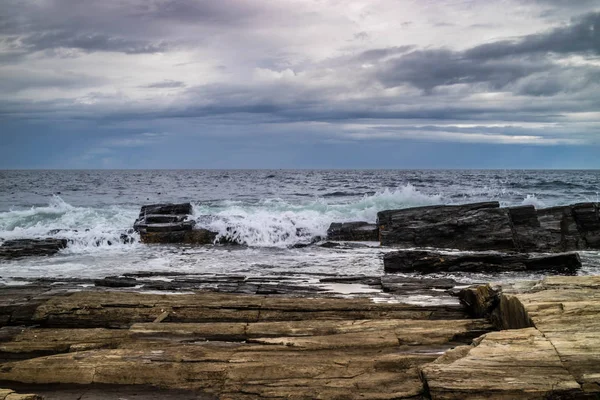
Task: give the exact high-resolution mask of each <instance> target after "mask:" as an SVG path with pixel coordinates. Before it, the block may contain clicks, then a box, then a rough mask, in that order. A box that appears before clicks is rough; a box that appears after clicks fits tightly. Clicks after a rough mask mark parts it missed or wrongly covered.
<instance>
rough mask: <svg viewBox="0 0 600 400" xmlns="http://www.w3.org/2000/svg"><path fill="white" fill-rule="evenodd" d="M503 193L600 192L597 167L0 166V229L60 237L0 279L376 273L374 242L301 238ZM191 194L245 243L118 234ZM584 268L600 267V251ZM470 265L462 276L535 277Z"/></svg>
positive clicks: (519, 199) (545, 203)
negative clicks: (348, 244) (181, 242)
mask: <svg viewBox="0 0 600 400" xmlns="http://www.w3.org/2000/svg"><path fill="white" fill-rule="evenodd" d="M490 200H496V201H499V202H500V203H501V205H503V206H510V205H523V204H532V205H534V206H536V207H537V208H543V207H550V206H555V205H565V204H570V203H576V202H585V201H600V171H595V170H594V171H587V170H586V171H575V170H568V171H548V170H544V171H527V170H481V171H478V170H143V171H134V170H126V171H110V170H82V171H73V170H68V171H62V170H47V171H45V170H36V171H29V170H28V171H16V170H10V171H0V240H7V239H13V238H37V237H48V236H54V237H64V238H67V239H69V240H70V241H71V244H70V245H69V247H68V248H67V249H65V250H63V251H61V253H60V254H59V255H57V256H53V257H46V258H31V259H22V260H17V261H2V262H0V276H1V277H2V281H0V283H2V282H4V283H14V282H17V281H19V282H20V281H22V280H24V279H31V278H36V277H53V278H56V277H59V278H60V277H65V278H66V277H103V276H107V275H119V274H123V273H127V272H140V271H161V272H173V271H177V272H189V273H199V274H244V275H246V276H253V275H256V276H273V277H274V278H276V277H277V276H283V275H286V276H298V277H299V278H302V279H312V278H311V277H318V276H323V275H330V274H331V275H333V274H340V275H356V274H363V275H381V274H382V273H383V264H382V260H381V258H382V255H383V253H384V252H385V251H389V250H387V249H384V248H379V247H377V246H371V247H362V248H357V249H325V248H321V247H318V246H309V247H306V248H294V247H293V246H294V245H295V244H298V243H308V242H310V241H311V240H313V239H314V238H316V237H319V236H321V237H324V236H325V234H326V231H327V228H328V226H329V224H331V223H332V222H344V221H357V220H359V221H360V220H362V221H369V222H375V220H376V216H377V212H378V211H382V210H387V209H398V208H406V207H415V206H423V205H432V204H461V203H469V202H477V201H490ZM164 202H191V203H192V204H193V210H194V215H193V218H194V219H196V221H197V225H198V226H202V227H205V228H208V229H211V230H214V231H217V232H219V233H220V234H222V235H226V234H231V233H228V231H227V228H228V227H231V228H233V229H232V230H230V231H229V232H232V231H235V235H236V239H238V240H240V241H242V242H244V243H246V246H242V247H239V248H235V247H219V246H215V247H211V246H202V247H185V246H147V245H143V244H141V243H139V241H138V240H137V239H138V238H137V237H135V235H134V238H135V239H136V240H134V242H133V243H121V242H120V240H119V237H120V235H121V234H122V233H124V232H127V230H128V229H130V228H131V227H132V224H133V222H134V220H135V219H136V217H137V215H138V213H139V210H140V206H142V205H144V204H152V203H164ZM582 257H583V260H584V268H583V270H582V272H581V273H582V274H600V257H599V254H598V253H597V252H585V253H582ZM537 277H538V276H535V275H530V276H529V275H528V276H525V275H519V274H512V275H507V276H494V275H475V276H474V275H470V276H466V277H465V276H462V277H460V278H461V279H462V280H465V279H466V280H467V281H481V280H511V279H526V278H537Z"/></svg>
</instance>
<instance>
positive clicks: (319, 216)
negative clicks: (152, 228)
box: [193, 184, 443, 247]
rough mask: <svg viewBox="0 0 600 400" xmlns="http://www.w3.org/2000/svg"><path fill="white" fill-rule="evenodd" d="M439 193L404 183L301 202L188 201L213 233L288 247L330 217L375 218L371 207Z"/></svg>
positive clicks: (426, 200)
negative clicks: (351, 196) (340, 199)
mask: <svg viewBox="0 0 600 400" xmlns="http://www.w3.org/2000/svg"><path fill="white" fill-rule="evenodd" d="M442 202H443V197H442V196H441V195H439V194H435V195H428V194H425V193H422V192H420V191H419V190H417V189H416V188H415V187H414V186H413V185H411V184H407V185H404V186H401V187H399V188H397V189H394V190H390V189H385V190H383V191H381V192H376V193H375V194H373V195H364V196H363V197H362V198H360V199H359V200H354V201H353V202H348V203H342V204H339V203H338V204H331V203H328V202H327V201H326V200H325V199H323V198H315V199H313V200H312V201H309V202H306V203H304V204H291V203H289V202H287V201H284V200H282V199H267V200H262V201H260V202H258V203H257V204H244V203H242V202H231V201H226V202H223V203H222V204H220V205H217V206H215V205H210V206H209V205H205V204H194V216H193V218H194V219H195V220H196V222H197V225H198V226H201V227H204V228H207V229H210V230H213V231H216V232H218V233H219V237H222V238H226V239H228V240H232V241H235V242H238V243H244V244H246V245H249V246H275V247H285V246H293V245H295V244H298V243H309V242H311V241H314V240H316V239H319V238H324V237H325V236H326V234H327V228H328V227H329V225H330V224H331V223H332V222H348V221H369V222H375V220H376V219H377V212H379V211H382V210H388V209H394V208H407V207H414V206H422V205H431V204H440V203H442Z"/></svg>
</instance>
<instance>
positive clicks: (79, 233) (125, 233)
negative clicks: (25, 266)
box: [0, 184, 546, 253]
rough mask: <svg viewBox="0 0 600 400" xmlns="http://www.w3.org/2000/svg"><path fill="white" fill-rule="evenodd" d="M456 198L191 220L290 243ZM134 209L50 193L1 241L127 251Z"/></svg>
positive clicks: (237, 205)
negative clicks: (50, 241)
mask: <svg viewBox="0 0 600 400" xmlns="http://www.w3.org/2000/svg"><path fill="white" fill-rule="evenodd" d="M456 200H457V199H454V198H445V197H444V196H443V195H441V194H427V193H424V192H421V191H420V190H418V189H417V188H416V187H415V186H413V185H411V184H405V185H403V186H400V187H397V188H395V189H387V188H386V189H384V190H382V191H379V192H375V193H374V194H365V195H363V196H362V197H354V198H345V199H332V198H326V197H315V198H312V199H310V200H307V201H304V202H302V203H292V202H289V201H286V200H283V199H279V198H271V199H262V200H258V201H256V202H243V201H231V200H225V201H220V202H216V203H214V202H213V203H195V204H193V215H192V218H193V219H194V220H195V221H196V223H197V226H198V227H203V228H207V229H209V230H212V231H215V232H218V234H219V237H218V239H220V238H225V239H227V240H230V241H234V242H237V243H243V244H246V245H248V246H252V247H290V246H294V245H297V244H307V243H311V242H313V241H315V240H318V239H320V238H325V236H326V234H327V228H328V227H329V225H330V224H331V223H332V222H349V221H367V222H375V221H376V219H377V213H378V212H379V211H382V210H389V209H399V208H407V207H416V206H423V205H432V204H443V203H446V204H448V203H454V202H456ZM522 204H533V205H535V206H536V207H537V208H541V207H544V206H546V204H545V203H544V202H542V201H541V200H539V199H538V198H536V197H535V195H527V197H526V198H525V199H524V200H523V201H522ZM138 212H139V208H137V206H131V207H125V206H120V205H111V206H105V207H76V206H73V205H70V204H68V203H67V202H65V201H64V200H63V199H62V198H61V197H59V196H57V195H54V196H52V197H51V198H50V200H49V203H48V205H47V206H43V207H31V208H29V209H21V210H11V211H8V212H4V213H0V241H1V240H7V239H17V238H43V237H49V236H52V237H58V238H65V239H67V240H69V246H68V247H67V249H66V250H65V252H66V253H69V252H71V253H86V252H94V251H106V249H108V248H111V249H116V248H119V249H125V248H127V247H126V246H131V245H136V244H137V243H138V239H139V238H138V236H137V235H136V234H132V233H131V231H130V230H131V227H132V225H133V221H135V219H136V217H137V215H138Z"/></svg>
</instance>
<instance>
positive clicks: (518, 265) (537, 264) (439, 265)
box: [383, 250, 581, 274]
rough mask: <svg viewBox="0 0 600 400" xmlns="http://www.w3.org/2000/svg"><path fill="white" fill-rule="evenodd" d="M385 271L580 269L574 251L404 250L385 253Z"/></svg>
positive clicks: (557, 270)
mask: <svg viewBox="0 0 600 400" xmlns="http://www.w3.org/2000/svg"><path fill="white" fill-rule="evenodd" d="M383 265H384V269H385V271H386V272H419V273H424V274H427V273H436V272H456V271H460V272H507V271H552V272H555V273H563V274H574V273H576V272H577V270H578V269H580V268H581V260H580V258H579V255H578V254H577V253H562V254H550V255H531V254H526V253H482V252H479V253H469V254H447V253H440V252H436V251H424V250H406V251H395V252H390V253H386V254H385V255H384V257H383Z"/></svg>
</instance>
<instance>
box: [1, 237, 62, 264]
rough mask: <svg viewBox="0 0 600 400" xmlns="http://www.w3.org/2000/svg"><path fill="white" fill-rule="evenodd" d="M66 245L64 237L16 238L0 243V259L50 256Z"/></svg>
mask: <svg viewBox="0 0 600 400" xmlns="http://www.w3.org/2000/svg"><path fill="white" fill-rule="evenodd" d="M65 247H67V240H66V239H55V238H47V239H16V240H7V241H5V242H3V243H2V245H0V260H1V259H13V258H21V257H33V256H38V257H39V256H51V255H54V254H56V253H58V252H59V251H60V250H62V249H64V248H65Z"/></svg>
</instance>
